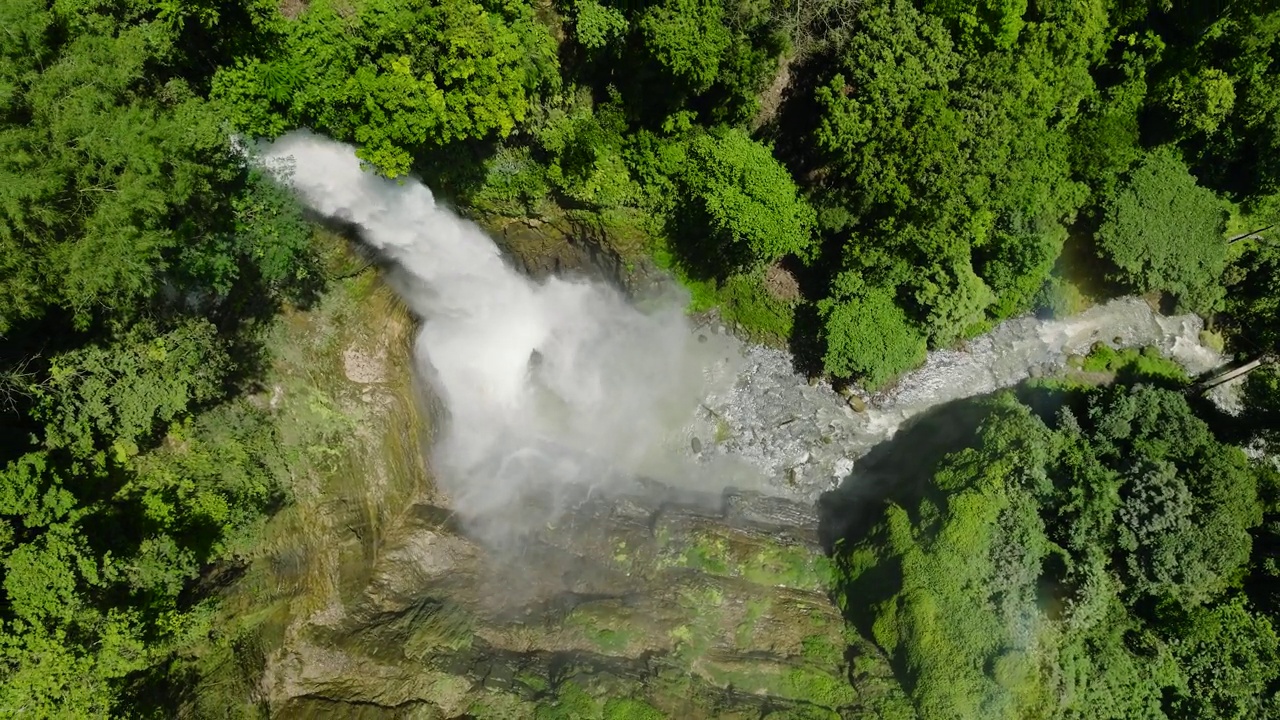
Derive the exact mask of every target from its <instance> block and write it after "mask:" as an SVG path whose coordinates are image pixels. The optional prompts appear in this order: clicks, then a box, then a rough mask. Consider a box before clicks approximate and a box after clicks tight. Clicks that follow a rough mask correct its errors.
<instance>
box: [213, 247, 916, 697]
mask: <svg viewBox="0 0 1280 720" xmlns="http://www.w3.org/2000/svg"><path fill="white" fill-rule="evenodd" d="M514 232H518V233H519V234H520V235H521V237H522V238H523V239H522V240H521V241H520V242H523V243H525V245H524V247H525V248H526V250H525V251H527V248H528V247H534V248H537V250H536V251H535V252H533V256H536V257H542V258H547V257H553V256H554V257H558V258H560V259H559V260H555V261H551V262H552V265H550V266H548V267H547V268H544V270H549V271H560V272H564V271H566V270H568V269H570V268H567V267H566V262H567V261H566V260H565V259H564V258H566V257H569V258H577V259H576V260H573V262H578V263H585V264H587V265H588V266H590V265H595V266H596V267H598V263H599V258H598V257H593V253H594V254H595V255H600V253H601V252H602V251H600V250H581V248H580V247H579V248H578V250H575V249H574V248H575V247H578V246H577V245H575V243H574V242H573V241H570V240H569V239H568V238H569V237H570V235H569V234H568V232H567V230H566V228H559V227H552V228H551V229H550V230H548V229H546V228H545V227H533V226H530V225H528V224H523V225H522V226H521V227H520V228H519V229H517V230H515V231H514ZM503 235H504V237H508V242H510V237H509V235H510V233H509V232H507V233H503ZM513 252H521V251H519V250H513ZM575 253H576V254H575ZM613 257H614V258H615V260H616V263H615V264H614V269H615V270H617V271H618V272H622V271H623V270H624V269H625V265H624V262H623V261H622V260H620V259H618V256H617V255H614V256H613ZM606 259H607V256H606ZM522 262H526V268H528V269H530V270H531V271H534V272H537V271H538V268H537V267H532V266H530V265H528V264H527V263H528V261H522ZM578 267H579V268H581V265H579V266H578ZM615 277H616V276H615ZM413 327H414V323H413V321H412V319H411V318H410V317H408V315H407V314H406V312H405V311H404V309H403V307H402V306H400V305H399V303H398V302H396V301H395V299H394V296H393V295H392V294H391V293H390V291H389V290H388V289H387V288H386V287H385V286H383V285H382V284H381V283H380V281H378V280H377V278H376V277H374V276H373V275H372V274H368V273H366V274H364V275H363V276H360V277H357V278H356V279H355V280H351V281H348V282H345V283H342V284H340V285H338V286H337V287H335V288H334V289H333V290H332V292H331V294H330V296H329V297H328V298H326V300H325V301H324V302H322V303H321V304H320V305H318V306H316V307H314V308H312V309H309V310H306V311H298V312H296V313H293V314H291V315H289V316H288V317H287V318H286V319H285V321H284V322H282V323H281V326H280V327H279V328H278V330H277V332H278V334H279V337H278V338H276V341H277V346H278V347H280V348H285V349H287V351H286V352H282V353H279V354H278V358H277V361H276V366H275V367H274V368H273V370H272V377H273V378H275V383H274V385H273V387H270V388H265V389H264V391H263V402H267V403H271V407H273V408H275V410H276V412H277V414H278V416H279V417H280V419H281V425H282V428H283V429H284V431H285V432H283V434H282V437H283V441H284V442H286V443H293V444H295V445H297V446H298V448H299V450H298V453H297V457H298V458H299V462H298V463H297V465H296V466H294V467H291V468H289V469H287V470H286V472H287V473H288V475H289V477H290V478H291V482H292V487H291V488H290V490H291V496H292V502H291V504H290V505H289V506H288V507H287V508H286V509H285V510H283V511H282V512H281V513H279V514H278V515H277V516H276V517H275V518H274V519H273V520H272V521H271V523H270V524H269V526H268V527H267V528H266V530H265V532H264V540H263V542H262V545H261V547H259V548H257V549H256V550H255V551H254V552H253V553H252V554H251V560H250V562H249V563H248V565H247V566H246V568H244V571H243V575H242V576H241V577H240V578H239V579H238V580H236V581H235V582H233V583H230V584H229V587H228V589H227V590H226V591H225V593H224V595H225V598H224V600H225V601H224V604H223V605H224V610H225V613H226V615H227V617H226V618H225V619H224V621H223V622H224V627H225V629H224V634H225V635H226V637H227V638H229V641H228V643H227V644H226V645H225V646H224V647H225V648H226V652H225V656H224V657H222V658H221V659H220V660H218V659H217V658H214V657H212V656H211V657H210V658H205V661H206V664H209V665H210V666H215V667H216V668H217V670H216V671H214V672H211V673H210V674H211V677H214V678H215V679H216V678H222V680H221V682H222V690H220V691H219V692H220V694H217V695H212V696H211V697H231V696H234V695H236V694H237V693H238V694H239V699H240V700H244V699H245V698H248V699H249V700H250V702H249V703H248V704H245V705H244V706H243V709H244V710H245V713H244V714H245V715H246V716H253V715H258V716H270V717H279V718H361V719H364V718H369V719H380V718H530V717H539V718H601V719H604V718H659V717H675V718H702V717H706V718H710V717H716V718H761V717H770V718H820V717H880V716H881V714H880V710H881V709H883V708H894V707H898V706H899V705H900V704H901V701H902V697H901V692H900V691H899V690H898V689H897V686H896V684H895V683H894V682H893V679H892V674H891V672H890V671H889V669H888V666H887V664H886V663H885V662H884V661H883V659H882V658H881V657H880V656H879V655H878V654H877V651H875V649H874V648H872V647H869V646H867V645H866V644H865V643H863V642H862V641H860V640H858V639H856V637H855V636H852V635H848V634H847V633H846V632H845V631H844V625H843V621H842V619H841V616H840V613H839V611H838V610H837V609H836V608H835V607H833V605H832V604H831V602H830V601H829V600H828V598H827V595H826V585H827V581H828V570H827V564H826V559H825V558H824V557H823V555H822V553H821V550H820V548H819V547H818V542H817V537H816V530H817V520H816V517H815V514H814V511H813V509H812V508H810V507H807V506H803V505H799V504H795V503H792V502H788V501H785V500H780V499H776V498H769V497H763V496H759V495H754V494H747V493H740V492H735V491H727V492H725V493H723V494H720V495H699V494H691V493H687V492H680V491H677V490H675V489H673V488H671V487H668V486H666V485H664V484H663V483H661V482H657V481H651V480H643V481H639V480H638V481H637V482H636V483H635V484H634V485H633V486H632V487H630V488H628V489H626V490H624V491H620V492H619V493H618V494H616V495H612V496H602V495H600V494H599V493H598V492H597V493H594V494H593V493H591V492H588V491H587V489H586V488H583V489H581V491H578V492H573V491H571V492H570V493H569V494H568V500H567V502H568V511H567V512H566V514H564V515H563V516H562V517H561V518H560V519H559V520H557V521H555V522H553V523H550V524H547V525H546V526H545V527H539V528H538V529H536V530H534V531H531V532H528V533H525V534H522V535H520V536H519V537H516V538H508V541H507V542H506V543H503V544H501V545H493V544H491V543H490V544H486V543H484V542H481V541H480V540H479V539H478V536H477V535H476V534H474V533H472V532H470V531H469V529H468V528H467V527H466V526H464V525H463V524H462V523H460V522H459V521H458V519H457V518H456V517H454V516H453V515H452V514H451V513H450V511H449V501H448V498H447V497H445V496H444V495H443V494H442V493H440V492H439V491H438V490H437V489H436V487H435V486H434V484H433V483H432V482H431V478H430V468H429V463H428V460H427V458H428V448H429V446H430V442H431V435H432V433H431V428H432V416H433V413H432V411H431V408H432V406H433V401H432V399H431V398H430V396H429V393H428V392H427V389H426V388H425V387H424V383H421V382H419V381H418V379H417V378H415V373H414V370H413V365H412V362H411V360H410V357H409V353H410V346H411V338H412V334H413ZM313 416H314V417H313ZM302 419H307V420H308V422H307V423H303V422H302ZM325 423H327V425H325ZM313 425H324V432H321V431H319V430H316V429H315V428H314V427H312V426H313ZM850 643H852V644H850ZM215 660H217V662H220V663H222V664H221V665H219V664H217V662H215ZM851 680H852V682H851ZM228 688H230V690H229V689H228ZM211 705H212V706H213V707H210V706H211ZM203 706H204V709H205V711H206V712H207V711H209V710H211V709H212V710H215V711H216V710H217V709H218V706H219V705H218V703H217V702H212V703H211V702H210V698H205V702H204V703H203ZM222 709H223V710H224V711H225V707H223V708H222ZM224 716H225V714H224ZM903 717H905V715H903Z"/></svg>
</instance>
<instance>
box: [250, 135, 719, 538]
mask: <svg viewBox="0 0 1280 720" xmlns="http://www.w3.org/2000/svg"><path fill="white" fill-rule="evenodd" d="M256 162H258V163H259V164H260V165H261V166H263V167H265V168H267V169H268V170H271V171H273V172H274V173H275V174H276V176H277V177H278V178H279V179H280V180H281V181H282V182H285V183H288V184H289V185H291V186H292V187H293V189H294V191H295V192H296V193H297V194H298V195H299V197H300V198H301V199H302V201H303V202H304V203H305V204H306V205H308V206H310V207H311V208H312V209H313V210H315V211H316V212H318V213H320V214H322V215H324V216H328V217H331V218H335V219H339V220H342V221H344V222H347V223H350V224H354V225H355V226H357V227H358V228H359V229H360V234H361V236H362V239H363V240H364V241H365V242H366V243H368V244H369V245H370V246H372V247H373V248H375V249H376V250H377V251H378V252H380V253H381V254H382V255H383V256H384V257H385V258H386V259H387V260H389V261H390V262H391V263H392V264H393V265H394V267H395V268H396V269H397V270H396V271H395V272H393V273H392V274H391V275H390V277H391V279H392V281H393V283H394V285H395V286H396V287H397V290H398V291H399V292H400V294H401V296H402V297H403V299H404V300H405V302H406V303H407V304H408V305H409V307H410V308H411V309H412V311H413V312H414V313H415V314H416V315H417V316H418V317H419V318H420V320H421V329H420V333H419V335H418V338H417V341H416V346H415V355H416V360H417V363H418V365H419V368H420V370H421V371H422V375H423V376H424V377H426V378H427V379H428V380H429V382H430V383H431V385H432V387H433V390H434V392H435V393H436V395H437V396H438V397H439V398H440V399H441V400H442V401H443V403H444V405H445V406H446V408H447V410H448V417H447V419H446V420H445V427H444V428H443V432H441V433H438V434H437V441H436V447H435V448H434V450H433V457H432V465H433V468H434V470H435V473H436V475H437V479H438V481H440V482H441V483H443V485H444V489H446V490H447V491H448V493H449V495H450V499H451V502H452V505H453V509H454V511H455V512H457V513H458V514H460V515H461V516H462V517H463V518H464V519H467V520H469V521H471V523H472V524H473V527H478V529H479V530H481V531H483V530H486V529H487V530H489V531H493V532H494V533H495V534H497V535H501V536H505V537H507V538H509V537H512V534H513V533H516V534H518V533H519V531H521V530H523V529H530V528H532V527H537V526H540V525H542V524H545V523H546V522H548V521H550V520H552V519H554V517H555V514H557V513H558V512H560V507H559V506H560V503H561V502H562V501H563V499H564V498H565V497H567V493H566V490H567V489H568V488H574V490H575V492H578V491H580V489H581V488H582V487H583V486H586V487H590V488H593V489H609V488H610V486H617V485H618V484H620V483H627V482H629V481H630V480H632V479H634V478H636V477H638V476H643V475H647V476H651V477H657V478H660V479H662V480H664V481H667V482H670V481H673V480H677V481H681V480H682V481H684V482H696V483H698V485H699V486H700V487H701V488H703V489H708V490H714V489H719V487H722V486H723V484H724V483H723V482H718V481H715V480H713V479H712V478H711V477H708V476H709V475H714V474H715V472H714V471H711V470H710V469H709V468H708V467H707V466H706V465H700V466H697V470H696V471H695V470H694V465H693V463H692V462H690V461H689V460H687V459H686V453H685V452H682V451H681V445H682V444H684V443H685V442H687V441H686V440H684V437H683V436H682V435H681V432H680V429H681V428H684V427H686V425H687V423H688V421H689V420H690V418H691V417H692V414H693V413H694V412H695V411H696V410H697V407H698V404H699V402H700V401H701V399H702V398H704V397H706V395H707V393H708V392H709V391H710V390H711V385H712V384H713V383H715V382H716V381H717V380H718V379H722V378H730V379H731V378H733V377H734V376H735V374H736V370H735V369H734V368H732V367H729V365H731V364H732V361H731V360H730V359H729V358H732V357H734V356H735V355H736V352H734V351H732V349H731V348H728V347H727V346H726V345H722V344H719V343H717V342H715V341H714V340H715V338H713V339H712V340H713V341H712V342H706V340H707V338H705V337H704V338H703V342H699V341H698V340H697V339H696V338H695V337H694V335H693V333H691V331H690V327H689V324H688V322H687V320H686V318H685V316H684V314H683V310H682V306H683V302H680V301H679V300H673V301H669V302H665V303H658V304H657V305H658V306H657V307H656V308H654V309H653V310H652V311H650V312H641V311H639V310H638V309H636V308H635V307H634V306H632V305H631V304H629V303H628V302H627V301H626V300H625V299H624V298H623V297H622V296H621V295H620V294H619V293H618V292H617V291H616V290H614V289H612V288H611V287H609V286H607V285H604V284H602V283H599V282H591V281H588V280H583V279H578V280H574V279H565V278H559V277H553V278H550V279H548V280H546V281H544V282H536V281H533V280H531V279H530V278H528V277H526V276H524V275H522V274H520V273H519V272H517V271H516V270H515V269H513V268H512V267H511V265H510V264H509V263H508V262H507V261H506V260H505V259H504V257H503V256H502V254H501V253H500V251H499V250H498V248H497V247H496V246H495V245H494V243H493V242H492V240H491V239H490V238H489V237H488V236H487V235H486V234H485V233H484V232H483V231H482V230H481V229H480V228H478V227H477V226H475V225H474V224H472V223H471V222H469V221H466V220H464V219H462V218H459V217H458V216H457V215H455V214H454V213H453V212H451V211H450V210H449V209H448V208H445V207H442V206H440V205H439V204H438V203H436V201H435V199H434V198H433V196H432V194H431V191H430V190H429V189H428V188H427V187H425V186H424V185H423V184H422V183H420V182H418V181H417V180H414V179H406V180H403V181H394V180H389V179H386V178H384V177H381V176H379V175H378V174H376V173H375V172H373V171H371V170H367V169H365V168H364V167H362V164H361V162H360V160H359V159H357V157H356V155H355V152H354V150H353V149H352V148H351V147H350V146H347V145H344V144H341V143H338V142H335V141H332V140H329V139H326V138H323V137H320V136H317V135H314V134H312V133H309V132H305V131H299V132H294V133H291V134H289V135H286V136H284V137H282V138H280V139H278V140H276V141H274V142H272V143H269V144H262V145H260V146H259V147H258V148H257V149H256ZM685 447H687V445H685ZM548 498H550V499H551V502H550V503H547V500H548ZM538 503H541V504H540V505H539V504H538ZM535 505H536V506H538V507H544V508H546V509H545V511H542V512H539V511H536V510H534V509H533V508H534V507H535Z"/></svg>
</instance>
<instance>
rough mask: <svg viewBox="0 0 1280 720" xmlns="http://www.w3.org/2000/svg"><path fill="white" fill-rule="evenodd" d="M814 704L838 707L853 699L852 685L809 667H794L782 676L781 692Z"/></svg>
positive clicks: (847, 703) (848, 703)
mask: <svg viewBox="0 0 1280 720" xmlns="http://www.w3.org/2000/svg"><path fill="white" fill-rule="evenodd" d="M781 694H783V695H785V696H787V697H792V698H796V699H799V700H807V701H808V702H811V703H813V704H815V705H822V706H823V707H828V708H838V707H842V706H845V705H850V704H852V703H853V701H854V694H853V686H852V685H850V684H849V682H848V681H846V680H845V679H844V678H842V677H836V676H833V675H829V674H827V673H824V672H821V671H818V670H813V669H810V668H794V669H792V670H788V671H787V672H786V674H785V675H784V676H783V681H782V693H781Z"/></svg>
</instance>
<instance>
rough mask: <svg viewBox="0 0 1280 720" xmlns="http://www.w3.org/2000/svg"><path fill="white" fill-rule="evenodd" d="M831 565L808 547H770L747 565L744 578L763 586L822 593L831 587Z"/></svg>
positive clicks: (771, 545)
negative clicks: (819, 591)
mask: <svg viewBox="0 0 1280 720" xmlns="http://www.w3.org/2000/svg"><path fill="white" fill-rule="evenodd" d="M831 573H832V568H831V562H830V561H829V560H828V559H827V558H826V557H825V556H823V555H820V554H818V553H816V552H814V551H812V550H810V549H809V548H807V547H803V546H798V545H791V546H787V545H776V544H769V545H767V546H766V547H765V548H764V549H762V550H761V551H760V552H758V553H757V554H756V556H755V557H754V558H752V560H751V561H750V562H748V563H746V564H745V572H744V573H743V577H745V578H746V579H747V580H750V581H751V582H754V583H757V584H760V585H769V586H774V585H784V586H786V587H793V588H798V589H801V590H822V589H825V588H827V587H828V586H829V585H830V584H831Z"/></svg>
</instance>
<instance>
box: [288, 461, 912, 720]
mask: <svg viewBox="0 0 1280 720" xmlns="http://www.w3.org/2000/svg"><path fill="white" fill-rule="evenodd" d="M580 498H581V499H580V501H579V502H577V504H576V505H575V506H574V508H573V512H571V513H569V514H568V515H566V516H565V517H564V518H563V519H562V521H560V522H559V523H558V524H556V525H555V526H548V527H545V528H542V529H540V530H538V531H537V532H535V533H532V534H530V535H526V536H522V537H520V538H515V539H513V542H511V543H509V544H507V545H505V546H503V547H481V546H480V545H479V544H477V543H476V542H473V541H472V540H469V539H468V538H467V537H466V532H465V523H463V524H461V525H455V526H447V525H444V524H441V523H440V522H439V520H440V519H441V516H440V513H439V512H438V511H437V510H433V509H423V510H415V511H413V512H411V513H410V514H409V516H408V517H410V518H412V519H411V520H410V521H409V523H408V525H407V526H406V527H404V528H402V529H400V530H399V531H398V532H397V535H398V537H399V539H398V540H395V541H394V542H392V543H389V544H388V545H387V547H386V548H385V550H384V552H383V553H382V554H381V557H380V559H379V561H378V563H377V565H376V566H375V567H374V568H373V570H372V573H371V578H372V579H371V581H370V582H369V585H368V587H367V588H366V590H365V591H364V592H363V593H362V595H361V596H360V598H359V599H358V600H357V601H355V602H353V603H352V604H351V605H350V606H348V607H346V608H344V612H343V617H342V619H341V620H340V621H337V622H332V623H329V624H327V625H322V626H316V625H313V626H310V627H308V628H305V629H304V630H303V631H302V632H301V633H300V635H299V637H300V640H299V641H297V642H295V643H294V644H293V645H292V646H291V647H290V649H289V650H290V652H289V654H288V655H287V656H286V657H285V658H284V659H283V660H282V661H280V662H279V663H278V666H279V668H280V669H279V670H278V673H279V674H281V675H283V676H285V677H287V681H286V682H282V683H278V684H277V686H276V687H277V692H278V693H279V696H278V698H277V701H276V703H275V706H276V707H277V709H278V711H277V716H278V717H292V718H312V717H337V718H344V717H347V718H362V719H363V718H371V719H373V718H377V719H381V718H398V717H429V718H437V717H439V718H446V717H459V716H461V715H462V713H470V714H469V715H468V716H469V717H476V718H485V717H493V718H498V717H505V718H527V717H533V716H534V715H535V714H536V713H537V712H539V710H540V708H542V709H545V708H553V707H558V706H559V705H560V704H561V703H564V702H568V698H570V697H576V698H577V701H579V702H582V703H585V705H583V707H587V708H596V710H595V711H591V712H590V713H588V712H587V711H582V712H583V714H581V715H568V716H566V717H579V716H581V717H584V718H592V717H612V716H608V715H603V714H600V715H597V714H595V712H597V711H598V712H600V713H604V712H605V709H606V706H607V704H608V703H609V702H610V701H611V700H613V699H616V698H625V699H630V700H634V701H635V702H636V703H639V705H638V706H637V707H647V708H650V709H652V710H653V711H654V712H657V713H660V716H665V717H678V718H713V717H714V718H734V717H739V718H744V720H745V718H758V717H762V716H764V715H765V714H767V713H769V712H779V711H785V713H784V714H783V715H781V717H790V716H792V715H789V714H787V713H792V714H794V716H795V717H811V716H826V715H822V713H827V714H829V715H831V716H832V717H834V716H836V714H837V713H843V714H846V715H847V714H849V713H852V712H853V711H854V710H856V708H858V707H859V706H860V704H862V703H865V702H866V697H863V696H859V695H858V694H857V693H856V692H855V688H854V686H853V685H850V684H849V682H848V680H847V678H846V675H845V660H844V657H845V654H846V651H847V649H848V648H847V646H846V642H845V639H844V636H843V620H842V618H841V617H840V614H839V612H838V610H837V609H836V608H834V607H833V606H832V604H831V603H830V601H829V600H828V599H827V597H826V586H827V582H828V579H829V575H828V573H829V570H828V567H827V564H826V559H825V557H824V556H823V555H822V553H821V551H820V550H819V548H818V547H817V537H816V527H817V519H816V517H815V516H814V514H813V512H812V510H811V508H810V507H809V506H807V505H803V504H797V503H794V502H789V501H786V500H783V499H779V498H769V497H764V496H760V495H757V494H752V493H742V492H727V493H724V494H721V495H708V494H699V493H690V492H678V491H675V490H672V489H670V488H664V487H663V486H661V485H660V484H658V483H653V482H649V483H647V484H644V485H643V486H637V487H635V488H632V489H631V490H629V491H628V492H627V493H624V494H619V495H614V496H609V497H605V496H602V495H601V494H600V493H599V492H598V491H597V492H595V493H591V492H589V489H588V488H582V492H581V495H580ZM458 533H461V534H458ZM856 654H860V655H863V656H865V662H863V666H864V667H868V668H881V670H877V671H876V672H879V673H887V672H888V666H887V664H886V663H885V660H884V659H883V658H882V657H880V656H879V655H878V653H877V652H876V651H875V650H874V648H872V647H870V646H869V645H865V644H859V646H858V648H857V650H856ZM823 689H825V692H820V690H823ZM865 691H866V692H867V693H870V694H871V695H874V696H875V697H880V695H883V693H884V692H885V691H883V690H881V689H876V688H873V687H872V686H868V687H867V688H866V689H865ZM477 708H478V709H477ZM499 708H502V709H503V710H502V712H499V711H498V710H499ZM614 709H615V710H617V709H618V708H617V707H615V708H614ZM410 710H411V711H412V713H411V714H405V713H407V712H409V711H410ZM814 713H818V715H814ZM623 717H625V716H623ZM771 717H773V716H772V715H771Z"/></svg>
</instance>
